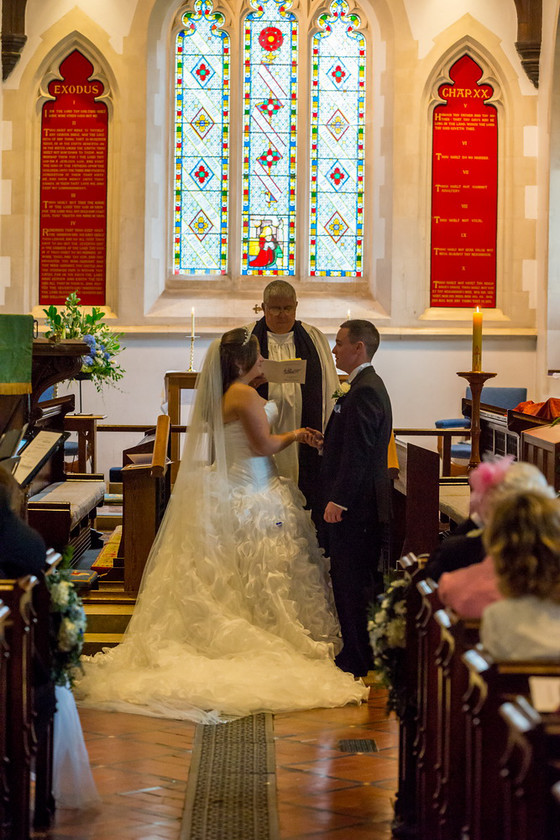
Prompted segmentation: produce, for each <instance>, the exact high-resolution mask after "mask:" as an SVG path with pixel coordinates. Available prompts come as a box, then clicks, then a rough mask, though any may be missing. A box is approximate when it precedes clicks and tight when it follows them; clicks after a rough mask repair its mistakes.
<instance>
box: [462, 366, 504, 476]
mask: <svg viewBox="0 0 560 840" xmlns="http://www.w3.org/2000/svg"><path fill="white" fill-rule="evenodd" d="M457 376H462V377H463V379H466V380H467V382H468V383H469V385H470V386H471V393H472V414H471V459H470V461H469V470H473V469H474V468H475V467H477V466H478V465H479V464H480V394H481V391H482V388H483V385H484V383H485V382H486V380H487V379H492V377H493V376H497V374H496V373H486V372H485V371H482V370H468V371H458V372H457Z"/></svg>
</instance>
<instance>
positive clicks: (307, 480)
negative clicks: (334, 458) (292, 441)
mask: <svg viewBox="0 0 560 840" xmlns="http://www.w3.org/2000/svg"><path fill="white" fill-rule="evenodd" d="M297 304H298V302H297V297H296V291H295V289H294V287H293V286H292V285H290V283H287V282H286V281H285V280H273V281H272V283H269V284H268V286H267V287H266V288H265V290H264V293H263V303H262V310H263V313H264V315H263V317H262V318H261V319H260V320H259V321H257V322H256V323H253V324H249V325H248V328H249V329H250V330H252V332H253V334H254V335H256V336H257V338H258V340H259V344H260V348H261V354H262V356H263V357H264V358H265V359H272V360H276V361H283V360H285V359H295V358H298V359H305V360H306V361H307V370H306V377H305V382H304V384H303V385H299V384H298V383H295V382H283V383H273V382H270V383H264V384H263V385H260V386H259V388H258V391H259V394H260V395H261V396H262V397H264V398H265V399H267V400H274V401H275V402H276V404H277V405H278V419H277V421H276V422H275V423H274V425H273V426H272V432H273V433H274V434H281V433H283V432H286V431H290V430H291V429H294V428H299V427H301V426H310V427H311V428H313V429H318V430H319V431H324V430H325V427H326V425H327V421H328V419H329V417H330V414H331V411H332V406H333V404H334V400H333V398H332V395H333V394H334V392H335V391H336V389H337V388H338V385H339V381H338V376H337V373H336V368H335V366H334V361H333V357H332V353H331V350H330V347H329V343H328V341H327V339H326V338H325V336H324V335H323V333H322V332H320V330H318V329H317V328H316V327H312V326H311V325H310V324H304V323H302V321H297V320H296V310H297ZM274 457H275V460H276V464H277V466H278V471H279V473H280V475H283V476H287V477H288V478H291V479H293V480H294V481H295V482H296V483H297V484H298V485H299V488H300V490H301V491H302V493H303V495H304V496H305V498H306V500H307V506H308V507H314V502H315V498H314V494H316V493H317V491H318V480H319V467H320V464H319V455H318V453H317V450H316V449H313V448H312V447H311V446H288V447H286V449H284V450H283V451H282V452H279V453H277V454H276V455H275V456H274Z"/></svg>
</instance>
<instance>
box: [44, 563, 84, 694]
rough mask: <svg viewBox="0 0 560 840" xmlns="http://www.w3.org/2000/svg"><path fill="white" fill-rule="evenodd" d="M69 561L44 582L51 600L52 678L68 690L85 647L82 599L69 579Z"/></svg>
mask: <svg viewBox="0 0 560 840" xmlns="http://www.w3.org/2000/svg"><path fill="white" fill-rule="evenodd" d="M68 563H69V559H68V557H65V558H64V560H63V561H62V567H59V568H58V569H57V570H56V571H55V572H53V574H52V575H48V576H47V578H46V581H47V586H48V588H49V593H50V596H51V615H52V618H53V626H52V642H51V650H52V668H51V676H52V679H53V682H54V683H55V684H56V685H62V686H68V687H71V686H72V684H73V682H74V677H75V671H76V669H79V668H81V666H80V656H81V653H82V648H83V645H84V632H85V629H86V623H87V621H86V614H85V612H84V607H83V604H82V599H81V598H80V597H79V595H78V593H77V592H76V588H75V586H74V584H73V583H72V580H71V578H70V575H71V571H70V568H69V566H68Z"/></svg>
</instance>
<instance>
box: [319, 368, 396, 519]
mask: <svg viewBox="0 0 560 840" xmlns="http://www.w3.org/2000/svg"><path fill="white" fill-rule="evenodd" d="M392 425H393V418H392V412H391V401H390V399H389V395H388V393H387V390H386V388H385V385H384V383H383V380H382V379H381V377H379V376H378V375H377V374H376V372H375V370H374V369H373V367H366V368H364V369H363V370H361V371H360V372H359V373H358V375H357V376H356V378H355V379H354V381H353V382H352V385H351V387H350V390H349V391H348V393H347V394H346V395H345V396H343V397H341V398H339V400H338V401H337V403H336V405H335V407H334V410H333V412H332V414H331V417H330V420H329V422H328V424H327V428H326V430H325V441H324V446H323V457H322V466H321V493H322V497H323V511H324V509H325V507H326V505H327V503H328V502H329V501H332V502H336V503H337V504H339V505H342V507H345V508H347V511H345V512H344V514H343V518H344V519H345V520H350V519H351V520H353V521H355V522H369V523H372V524H373V523H375V522H378V523H385V522H388V521H389V514H390V503H391V484H390V479H389V474H388V471H387V448H388V445H389V440H390V437H391V429H392ZM321 513H322V512H321ZM335 527H336V526H335Z"/></svg>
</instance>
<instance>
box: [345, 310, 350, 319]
mask: <svg viewBox="0 0 560 840" xmlns="http://www.w3.org/2000/svg"><path fill="white" fill-rule="evenodd" d="M346 320H347V321H349V320H350V310H348V312H347V313H346Z"/></svg>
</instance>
